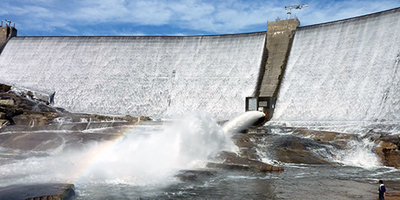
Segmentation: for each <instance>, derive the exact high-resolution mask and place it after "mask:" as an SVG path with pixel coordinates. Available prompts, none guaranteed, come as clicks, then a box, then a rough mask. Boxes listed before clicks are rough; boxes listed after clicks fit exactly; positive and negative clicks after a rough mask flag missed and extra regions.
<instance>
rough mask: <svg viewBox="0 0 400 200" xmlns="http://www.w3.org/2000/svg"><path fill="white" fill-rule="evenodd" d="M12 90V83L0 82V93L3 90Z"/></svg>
mask: <svg viewBox="0 0 400 200" xmlns="http://www.w3.org/2000/svg"><path fill="white" fill-rule="evenodd" d="M10 90H11V86H10V85H6V84H2V83H0V93H1V92H8V91H10Z"/></svg>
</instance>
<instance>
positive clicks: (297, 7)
mask: <svg viewBox="0 0 400 200" xmlns="http://www.w3.org/2000/svg"><path fill="white" fill-rule="evenodd" d="M303 7H308V4H301V5H293V6H285V10H286V12H287V14H288V19H290V14H292V12H291V10H292V9H302V8H303Z"/></svg>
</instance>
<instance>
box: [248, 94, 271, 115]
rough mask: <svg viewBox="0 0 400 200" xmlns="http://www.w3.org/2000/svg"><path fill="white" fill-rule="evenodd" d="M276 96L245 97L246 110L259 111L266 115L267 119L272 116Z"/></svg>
mask: <svg viewBox="0 0 400 200" xmlns="http://www.w3.org/2000/svg"><path fill="white" fill-rule="evenodd" d="M275 103H276V97H246V112H247V111H256V110H258V111H261V112H264V113H265V114H266V116H267V120H270V119H271V118H272V114H273V111H274V108H275Z"/></svg>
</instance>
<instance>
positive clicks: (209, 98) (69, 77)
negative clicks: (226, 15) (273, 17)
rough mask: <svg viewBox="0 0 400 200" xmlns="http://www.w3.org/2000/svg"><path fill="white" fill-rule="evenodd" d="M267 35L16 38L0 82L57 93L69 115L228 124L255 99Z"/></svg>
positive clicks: (1, 61)
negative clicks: (193, 115)
mask: <svg viewBox="0 0 400 200" xmlns="http://www.w3.org/2000/svg"><path fill="white" fill-rule="evenodd" d="M264 40H265V32H258V33H247V34H237V35H218V36H187V37H185V36H183V37H179V36H178V37H155V36H153V37H147V36H137V37H133V36H132V37H130V36H125V37H13V38H12V39H11V40H10V41H9V42H8V43H7V45H6V47H5V49H4V51H3V53H2V54H1V55H0V82H2V83H8V84H14V85H17V86H21V87H26V88H29V89H35V90H39V91H48V92H49V93H51V92H56V95H55V98H54V102H55V106H59V107H63V108H65V109H67V110H69V111H71V112H90V113H102V114H115V115H125V114H129V115H133V116H150V117H152V118H170V117H175V116H176V115H181V114H186V112H192V111H193V110H202V111H205V112H208V113H210V114H211V115H213V116H214V117H215V118H217V119H230V118H232V117H233V116H235V115H237V114H239V113H242V112H243V111H244V108H245V105H244V104H245V101H244V99H245V97H247V96H252V95H253V94H254V91H255V88H256V84H257V79H258V75H259V67H260V62H261V58H262V50H263V44H264Z"/></svg>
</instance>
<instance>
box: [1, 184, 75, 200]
mask: <svg viewBox="0 0 400 200" xmlns="http://www.w3.org/2000/svg"><path fill="white" fill-rule="evenodd" d="M74 196H75V188H74V185H73V184H62V183H47V184H30V185H11V186H7V187H2V188H0V199H4V200H21V199H25V200H36V199H40V200H41V199H44V200H50V199H51V200H69V199H73V198H74Z"/></svg>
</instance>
